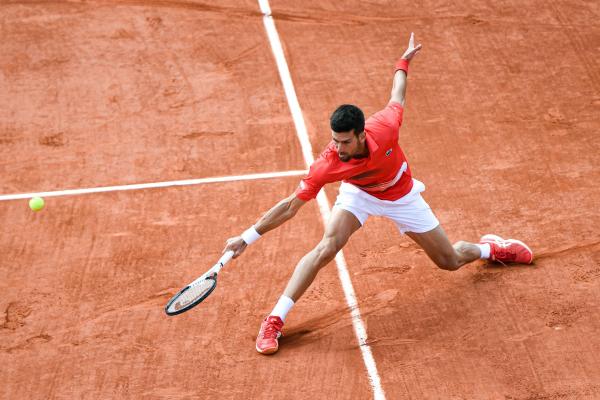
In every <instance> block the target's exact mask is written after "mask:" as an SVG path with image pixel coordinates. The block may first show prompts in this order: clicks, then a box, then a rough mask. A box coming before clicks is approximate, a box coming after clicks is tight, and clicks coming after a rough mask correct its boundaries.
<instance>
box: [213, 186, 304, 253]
mask: <svg viewBox="0 0 600 400" xmlns="http://www.w3.org/2000/svg"><path fill="white" fill-rule="evenodd" d="M305 203H306V202H305V201H304V200H300V199H299V198H298V197H296V194H295V193H294V194H292V195H291V196H289V197H287V198H285V199H283V200H281V201H280V202H279V203H277V204H275V206H273V208H271V209H270V210H269V211H267V212H266V213H265V215H263V216H262V217H261V218H260V219H259V220H258V222H257V223H256V224H254V226H252V227H251V228H250V229H247V230H246V231H245V232H244V233H242V234H241V235H240V236H235V237H232V238H230V239H227V245H226V246H225V249H224V250H223V253H225V252H226V251H228V250H233V258H236V257H238V256H239V255H240V254H242V253H243V252H244V250H246V247H248V245H249V244H251V243H253V242H254V241H255V240H257V239H258V238H259V237H260V236H261V235H264V234H265V233H267V232H269V231H270V230H273V229H275V228H277V227H278V226H279V225H281V224H283V223H284V222H285V221H287V220H288V219H291V218H292V217H293V216H294V215H296V213H297V212H298V210H299V209H300V207H302V206H303V205H304V204H305Z"/></svg>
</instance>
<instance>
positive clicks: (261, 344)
mask: <svg viewBox="0 0 600 400" xmlns="http://www.w3.org/2000/svg"><path fill="white" fill-rule="evenodd" d="M281 328H283V321H282V320H281V318H279V317H277V316H274V315H270V316H268V317H267V318H265V319H264V320H263V322H262V324H261V325H260V331H259V332H258V337H257V338H256V351H258V352H259V353H261V354H273V353H275V352H276V351H277V350H278V349H279V342H278V339H279V338H280V337H281V336H283V333H281Z"/></svg>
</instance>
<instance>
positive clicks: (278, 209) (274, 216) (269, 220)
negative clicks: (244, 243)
mask: <svg viewBox="0 0 600 400" xmlns="http://www.w3.org/2000/svg"><path fill="white" fill-rule="evenodd" d="M297 211H298V210H297V209H294V208H292V200H291V199H290V198H287V199H284V200H281V201H280V202H279V203H277V204H276V205H275V206H274V207H273V208H271V209H270V210H269V211H267V212H266V213H265V215H263V216H262V217H261V218H260V219H259V220H258V222H257V223H256V224H254V228H255V229H256V231H257V232H258V233H259V234H260V235H264V234H265V233H267V232H269V231H271V230H273V229H275V228H277V227H278V226H279V225H281V224H283V223H284V222H285V221H287V220H289V219H291V218H292V217H293V216H294V215H296V212H297Z"/></svg>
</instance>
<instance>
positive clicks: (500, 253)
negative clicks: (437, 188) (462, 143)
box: [382, 179, 533, 271]
mask: <svg viewBox="0 0 600 400" xmlns="http://www.w3.org/2000/svg"><path fill="white" fill-rule="evenodd" d="M424 190H425V185H424V184H423V183H422V182H419V181H418V180H416V179H415V180H414V186H413V190H412V191H411V192H410V193H409V194H408V195H406V196H405V197H403V198H402V199H400V200H398V201H395V202H392V203H391V204H388V203H382V204H383V207H382V208H383V210H384V212H383V214H382V215H384V216H386V217H388V218H391V219H392V220H394V222H395V223H396V225H397V226H398V229H399V230H400V232H401V233H406V234H407V235H408V236H409V237H410V238H411V239H413V240H414V241H415V242H416V243H417V244H418V245H419V246H421V248H422V249H423V250H425V253H427V255H428V256H429V258H431V260H432V261H433V262H434V263H435V264H436V265H437V266H438V267H440V268H443V269H446V270H449V271H455V270H457V269H459V268H460V267H462V266H463V265H465V264H467V263H470V262H472V261H475V260H477V259H478V258H484V259H491V260H493V261H500V262H518V263H524V264H530V263H531V261H532V260H533V253H532V251H531V249H530V248H529V247H527V245H525V243H523V242H521V241H519V240H514V239H507V240H504V239H502V238H501V237H499V236H496V235H485V236H483V237H482V238H481V240H480V241H479V243H469V242H465V241H458V242H456V243H454V244H453V245H452V244H451V243H450V241H449V240H448V237H447V236H446V233H445V232H444V230H443V229H442V227H441V226H440V223H439V221H438V219H437V218H436V217H435V215H434V214H433V211H431V208H430V207H429V205H428V204H427V202H426V201H425V199H423V197H422V196H421V192H423V191H424Z"/></svg>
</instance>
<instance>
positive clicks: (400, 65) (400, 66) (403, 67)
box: [394, 58, 408, 75]
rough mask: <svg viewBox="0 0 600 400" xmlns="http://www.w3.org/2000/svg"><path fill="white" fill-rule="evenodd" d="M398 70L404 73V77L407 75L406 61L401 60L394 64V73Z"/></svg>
mask: <svg viewBox="0 0 600 400" xmlns="http://www.w3.org/2000/svg"><path fill="white" fill-rule="evenodd" d="M399 70H402V71H404V72H406V75H408V60H405V59H404V58H401V59H399V60H398V61H397V62H396V69H395V70H394V72H396V71H399Z"/></svg>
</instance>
